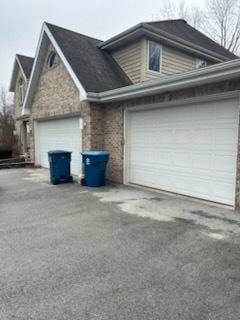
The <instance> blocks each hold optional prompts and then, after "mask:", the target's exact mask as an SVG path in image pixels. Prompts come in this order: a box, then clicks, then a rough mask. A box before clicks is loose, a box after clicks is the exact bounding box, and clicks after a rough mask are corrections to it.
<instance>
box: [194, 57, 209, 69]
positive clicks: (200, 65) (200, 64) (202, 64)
mask: <svg viewBox="0 0 240 320" xmlns="http://www.w3.org/2000/svg"><path fill="white" fill-rule="evenodd" d="M206 66H207V62H206V61H205V60H202V59H199V58H197V59H196V69H200V68H204V67H206Z"/></svg>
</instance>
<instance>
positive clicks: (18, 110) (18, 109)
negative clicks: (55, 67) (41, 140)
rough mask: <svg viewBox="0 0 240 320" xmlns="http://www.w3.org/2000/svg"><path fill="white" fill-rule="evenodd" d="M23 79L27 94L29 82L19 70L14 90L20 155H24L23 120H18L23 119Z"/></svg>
mask: <svg viewBox="0 0 240 320" xmlns="http://www.w3.org/2000/svg"><path fill="white" fill-rule="evenodd" d="M21 78H22V79H23V81H24V90H25V92H26V90H27V82H26V81H25V80H24V76H23V74H22V72H21V71H20V69H19V70H18V73H17V77H16V84H15V89H14V117H15V119H16V120H15V129H16V134H17V137H18V151H19V152H20V153H24V146H23V143H22V140H21V138H22V137H21V126H22V123H23V122H22V120H20V119H18V118H19V117H21V114H22V105H21V104H20V102H19V101H20V99H19V80H20V79H21Z"/></svg>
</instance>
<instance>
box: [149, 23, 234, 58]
mask: <svg viewBox="0 0 240 320" xmlns="http://www.w3.org/2000/svg"><path fill="white" fill-rule="evenodd" d="M147 24H148V25H151V26H152V27H155V28H157V29H159V30H162V31H165V32H167V33H169V34H171V35H173V36H177V37H179V38H182V39H183V40H186V41H188V42H191V43H193V44H195V45H198V46H200V47H202V48H205V49H207V50H210V51H213V52H215V53H217V54H220V55H222V56H225V57H227V58H229V59H236V58H237V56H236V55H234V54H233V53H232V52H230V51H229V50H227V49H225V48H224V47H222V46H220V45H219V44H218V43H216V42H215V41H213V40H212V39H210V38H208V37H207V36H206V35H204V34H203V33H201V32H200V31H198V30H196V29H195V28H193V27H192V26H190V25H189V24H188V23H187V22H186V21H185V20H183V19H178V20H163V21H155V22H147Z"/></svg>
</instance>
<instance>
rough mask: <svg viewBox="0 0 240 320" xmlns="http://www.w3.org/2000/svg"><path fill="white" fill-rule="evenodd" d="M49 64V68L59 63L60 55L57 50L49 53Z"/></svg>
mask: <svg viewBox="0 0 240 320" xmlns="http://www.w3.org/2000/svg"><path fill="white" fill-rule="evenodd" d="M47 64H48V68H49V69H50V68H52V67H54V66H56V65H57V64H58V55H57V54H56V53H55V52H51V53H50V54H49V56H48V61H47Z"/></svg>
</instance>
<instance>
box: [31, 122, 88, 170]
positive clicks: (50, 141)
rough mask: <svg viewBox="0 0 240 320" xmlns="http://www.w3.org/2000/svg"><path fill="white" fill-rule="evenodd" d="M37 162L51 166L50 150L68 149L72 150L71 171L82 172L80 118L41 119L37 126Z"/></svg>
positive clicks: (47, 166) (43, 165) (46, 166)
mask: <svg viewBox="0 0 240 320" xmlns="http://www.w3.org/2000/svg"><path fill="white" fill-rule="evenodd" d="M36 128H37V129H36V130H37V133H36V135H35V136H36V140H37V141H36V156H37V159H38V160H37V163H38V164H40V165H41V166H42V167H44V168H49V163H48V151H49V150H66V151H71V152H72V161H71V173H72V174H75V175H80V174H81V159H80V152H81V151H82V138H81V129H80V119H79V118H69V119H59V120H49V121H39V122H38V123H37V126H36Z"/></svg>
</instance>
